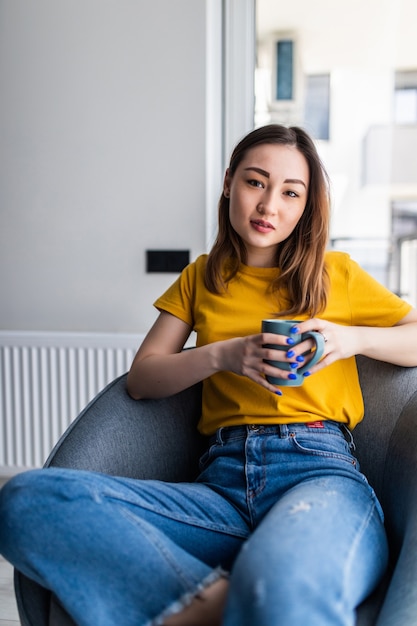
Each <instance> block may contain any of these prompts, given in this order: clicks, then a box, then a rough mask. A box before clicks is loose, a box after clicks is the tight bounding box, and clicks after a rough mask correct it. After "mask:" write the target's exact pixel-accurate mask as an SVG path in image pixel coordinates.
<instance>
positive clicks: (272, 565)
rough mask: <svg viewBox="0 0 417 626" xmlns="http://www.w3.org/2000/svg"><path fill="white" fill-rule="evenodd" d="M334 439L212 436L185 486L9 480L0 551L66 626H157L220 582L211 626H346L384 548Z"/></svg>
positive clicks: (326, 427) (81, 477)
mask: <svg viewBox="0 0 417 626" xmlns="http://www.w3.org/2000/svg"><path fill="white" fill-rule="evenodd" d="M345 435H346V432H344V427H341V426H340V425H337V424H336V423H335V422H323V424H322V426H320V423H318V424H312V425H310V426H309V425H302V424H293V425H281V426H239V427H231V428H222V429H220V430H219V431H218V432H217V434H216V435H214V436H213V437H212V438H211V440H210V446H209V448H208V450H207V452H206V453H205V454H204V455H203V457H202V459H201V474H200V476H199V477H198V479H197V481H196V482H195V483H187V484H182V483H181V484H169V483H164V482H158V481H149V480H147V481H141V480H133V479H126V478H115V477H110V476H105V475H102V474H98V473H92V472H85V471H79V470H66V469H44V470H34V471H30V472H26V473H24V474H20V475H18V476H16V477H15V478H13V479H12V480H11V481H9V483H7V484H6V486H5V487H4V488H3V490H2V491H1V492H0V552H1V553H3V555H4V556H5V557H6V558H7V559H8V560H10V561H11V562H12V563H13V565H14V566H15V567H16V568H17V569H19V570H20V571H22V572H23V573H24V574H25V575H27V576H28V577H30V578H33V579H34V580H35V581H37V582H38V583H39V584H41V585H42V586H44V587H47V588H49V589H51V590H53V591H54V593H55V594H56V596H57V597H58V598H59V600H60V602H61V603H62V605H63V606H64V607H65V609H66V610H67V612H68V613H69V614H70V615H71V616H72V617H73V619H74V621H75V622H76V623H77V624H78V625H79V626H97V625H98V624H99V625H100V626H120V624H123V626H145V625H147V626H151V625H157V624H163V621H164V616H166V615H169V614H171V613H175V612H176V611H178V610H180V609H181V607H182V606H183V605H184V603H187V602H189V601H190V599H191V598H192V597H193V595H194V594H196V593H198V592H199V590H201V589H203V588H204V586H206V585H208V584H210V582H212V581H214V580H216V579H217V578H218V577H219V576H225V575H228V576H229V577H230V589H229V595H228V601H227V605H226V609H225V614H224V619H223V624H224V626H254V624H256V626H279V625H285V626H306V624H314V626H339V625H340V626H342V625H343V626H352V625H353V624H354V623H355V607H356V606H357V605H358V604H359V603H360V602H361V601H362V600H363V599H364V598H365V597H366V596H367V595H368V594H369V593H370V592H371V591H372V590H373V588H374V587H375V586H376V584H377V583H378V581H379V579H380V578H381V576H382V574H383V572H384V570H385V567H386V563H387V553H388V550H387V542H386V537H385V532H384V528H383V521H382V512H381V509H380V505H379V503H378V502H377V500H376V497H375V495H374V493H373V490H372V489H371V488H370V487H369V485H368V483H367V481H366V479H365V478H364V476H363V475H362V474H361V473H360V471H359V468H358V466H357V462H356V460H355V458H354V457H353V456H352V454H351V450H350V448H351V442H350V441H349V440H348V439H347V438H346V436H345ZM226 572H228V573H227V574H226ZM229 572H230V573H229Z"/></svg>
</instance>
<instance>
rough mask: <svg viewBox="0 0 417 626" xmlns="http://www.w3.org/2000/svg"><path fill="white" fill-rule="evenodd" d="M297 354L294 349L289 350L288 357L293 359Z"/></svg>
mask: <svg viewBox="0 0 417 626" xmlns="http://www.w3.org/2000/svg"><path fill="white" fill-rule="evenodd" d="M294 354H295V352H294V350H288V352H287V359H291V357H293V356H294Z"/></svg>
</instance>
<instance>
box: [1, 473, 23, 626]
mask: <svg viewBox="0 0 417 626" xmlns="http://www.w3.org/2000/svg"><path fill="white" fill-rule="evenodd" d="M4 480H5V479H4V478H2V477H1V476H0V487H1V486H2V485H3V484H4ZM17 624H20V621H19V617H18V614H17V607H16V600H15V597H14V591H13V568H12V566H11V565H10V563H8V562H7V561H5V560H4V559H3V557H1V556H0V626H17Z"/></svg>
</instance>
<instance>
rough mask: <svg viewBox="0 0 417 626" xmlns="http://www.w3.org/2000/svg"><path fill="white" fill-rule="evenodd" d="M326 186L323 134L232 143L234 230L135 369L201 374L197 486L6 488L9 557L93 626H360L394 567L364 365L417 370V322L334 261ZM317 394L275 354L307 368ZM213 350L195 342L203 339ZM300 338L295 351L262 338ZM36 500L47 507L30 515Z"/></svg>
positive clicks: (96, 482) (44, 484) (62, 479)
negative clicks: (321, 342)
mask: <svg viewBox="0 0 417 626" xmlns="http://www.w3.org/2000/svg"><path fill="white" fill-rule="evenodd" d="M328 222H329V202H328V186H327V179H326V175H325V172H324V169H323V167H322V165H321V163H320V160H319V157H318V155H317V152H316V149H315V147H314V144H313V142H312V141H311V139H310V138H309V136H308V135H307V134H306V133H305V132H304V131H303V130H301V129H299V128H289V129H288V128H284V127H282V126H278V125H271V126H266V127H264V128H260V129H257V130H255V131H253V132H251V133H250V134H249V135H247V136H246V137H245V138H244V139H243V140H242V141H241V142H240V143H239V144H238V146H237V147H236V149H235V150H234V152H233V154H232V157H231V161H230V166H229V168H228V169H227V171H226V174H225V178H224V188H223V193H222V196H221V199H220V203H219V233H218V237H217V240H216V242H215V244H214V247H213V249H212V251H211V252H210V254H209V255H208V256H206V255H203V256H201V257H199V258H198V259H197V260H196V261H195V262H194V263H191V264H190V265H189V266H188V267H187V268H186V269H185V270H184V271H183V273H182V274H181V276H180V277H179V278H178V280H177V281H176V282H175V283H174V284H173V285H172V286H171V287H170V288H169V289H168V291H167V292H166V293H165V294H164V295H162V296H161V297H160V298H159V299H158V300H157V302H156V307H157V308H158V310H159V311H160V314H159V317H158V319H157V321H156V322H155V324H154V326H153V327H152V329H151V330H150V331H149V333H148V335H147V337H146V338H145V340H144V342H143V343H142V345H141V347H140V348H139V350H138V353H137V355H136V357H135V359H134V362H133V364H132V368H131V371H130V373H129V377H128V391H129V393H130V394H131V395H132V396H133V397H134V398H136V399H140V398H157V397H163V396H168V395H171V394H174V393H176V392H178V391H180V390H182V389H184V388H186V387H188V386H190V385H192V384H194V383H196V382H198V381H203V405H202V413H201V419H200V422H199V425H198V427H199V429H200V431H201V432H202V433H204V434H205V435H207V452H206V453H205V454H204V455H203V457H202V458H201V462H200V464H201V473H200V475H199V477H198V479H197V480H196V481H195V482H194V483H187V484H170V483H164V482H157V481H135V480H131V479H124V478H114V477H107V476H103V475H100V474H94V473H90V472H80V471H71V470H54V469H48V470H40V471H36V472H29V473H26V474H23V475H21V476H18V477H16V478H15V479H13V480H12V481H10V482H9V483H8V484H7V485H6V487H5V488H4V489H3V492H2V494H1V495H0V514H1V518H0V519H1V522H0V550H1V551H2V552H3V554H4V555H5V556H6V558H8V559H9V560H10V561H12V562H13V563H14V565H15V566H16V567H17V568H18V569H19V570H21V571H22V572H24V573H25V574H26V575H27V576H30V577H32V578H33V579H34V580H36V581H38V582H39V583H40V584H41V585H43V586H45V587H48V588H50V589H52V590H53V591H54V592H55V594H56V595H57V596H58V598H59V599H60V601H61V602H62V604H63V605H64V607H65V608H66V610H67V611H68V612H69V613H70V615H72V617H73V618H74V620H75V621H76V623H77V624H80V625H81V626H84V625H85V626H92V625H96V624H100V626H113V625H117V626H119V624H121V623H123V625H124V626H130V625H132V626H141V625H143V626H144V625H147V626H149V625H155V626H156V625H158V624H159V625H161V624H162V625H165V626H186V625H187V624H189V625H193V626H198V625H204V624H207V625H209V624H210V626H215V625H217V624H219V625H220V624H223V625H224V626H253V625H254V624H256V626H278V625H279V624H285V626H305V625H306V624H314V626H327V625H328V626H336V625H338V626H339V625H340V626H342V625H343V626H348V625H353V624H354V622H355V608H356V607H357V605H358V604H359V603H360V602H361V601H362V600H363V599H364V598H365V597H366V596H367V595H368V594H369V593H370V592H371V591H372V590H373V589H374V587H375V586H376V585H377V583H378V581H379V580H380V578H381V576H382V575H383V573H384V570H385V567H386V563H387V543H386V537H385V533H384V527H383V514H382V511H381V508H380V505H379V503H378V501H377V500H376V497H375V494H374V492H373V490H372V488H371V487H370V486H369V485H368V483H367V481H366V478H365V477H364V476H363V475H362V474H361V472H360V469H359V467H358V463H357V461H356V459H355V457H354V456H353V455H352V450H353V447H354V446H353V441H352V435H351V433H350V431H351V430H352V429H353V428H354V427H355V425H356V424H357V423H358V422H359V421H360V420H361V419H362V416H363V402H362V397H361V392H360V387H359V382H358V376H357V371H356V365H355V359H354V356H355V355H356V354H365V355H367V356H369V357H372V358H375V359H379V360H385V361H388V362H391V363H396V364H399V365H402V366H410V367H411V366H416V365H417V311H416V310H415V309H413V308H412V307H411V306H409V305H408V304H407V303H405V302H404V301H402V300H401V299H400V298H398V297H397V296H395V295H394V294H392V293H391V292H390V291H388V290H387V289H385V288H384V287H383V286H381V285H380V284H378V283H377V282H376V281H375V280H373V279H372V278H371V277H370V276H369V275H367V274H366V273H365V272H364V271H363V270H361V269H360V268H359V266H358V265H357V264H356V263H354V262H353V261H352V260H351V259H350V258H349V257H348V256H347V255H345V254H341V253H336V252H326V244H327V238H328ZM273 317H277V318H280V317H282V318H284V319H295V320H297V322H295V323H294V333H295V334H298V333H304V332H307V331H310V330H315V331H318V332H320V333H322V334H323V336H324V338H325V351H324V354H323V357H322V358H321V360H320V361H319V362H318V363H317V364H316V365H314V366H312V367H311V368H310V371H309V374H310V375H309V376H306V377H305V380H304V383H303V385H302V386H298V387H291V386H289V387H287V386H285V387H283V389H282V390H280V389H277V388H276V387H275V386H274V385H271V384H270V383H268V381H267V379H266V376H267V375H274V376H279V377H286V378H289V379H290V380H291V377H292V374H291V373H288V371H285V370H284V369H280V368H279V367H273V366H271V365H269V364H267V363H266V361H267V360H271V359H272V360H275V361H280V360H281V361H283V362H286V363H291V365H292V368H293V370H294V371H295V370H296V369H297V368H298V367H299V366H300V364H303V365H305V364H306V363H308V362H309V359H310V358H311V353H312V350H313V344H312V342H311V340H307V341H302V342H301V343H295V344H294V342H292V341H291V338H288V337H285V336H280V335H274V334H270V333H262V332H261V330H260V329H261V321H262V319H265V318H273ZM193 330H194V331H196V335H197V345H196V348H194V349H192V350H185V351H183V350H182V348H183V346H184V344H185V342H186V340H187V338H188V336H189V335H190V333H191V331H193ZM266 344H268V345H270V344H273V345H276V346H286V348H287V349H286V350H285V351H276V350H272V349H270V348H267V347H265V345H266ZM34 502H36V508H35V507H34Z"/></svg>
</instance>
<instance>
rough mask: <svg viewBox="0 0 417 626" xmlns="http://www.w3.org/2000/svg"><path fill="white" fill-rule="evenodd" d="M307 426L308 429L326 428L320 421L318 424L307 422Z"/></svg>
mask: <svg viewBox="0 0 417 626" xmlns="http://www.w3.org/2000/svg"><path fill="white" fill-rule="evenodd" d="M306 426H307V428H324V424H323V422H320V421H317V422H307V424H306Z"/></svg>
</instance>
